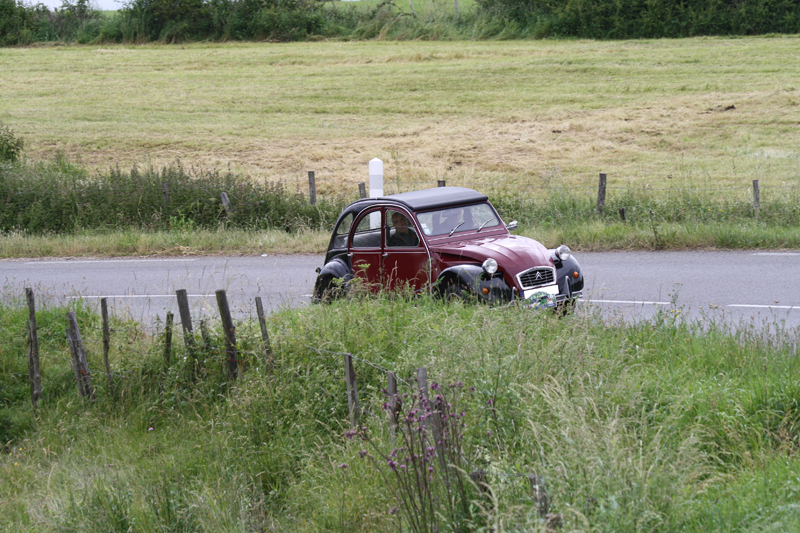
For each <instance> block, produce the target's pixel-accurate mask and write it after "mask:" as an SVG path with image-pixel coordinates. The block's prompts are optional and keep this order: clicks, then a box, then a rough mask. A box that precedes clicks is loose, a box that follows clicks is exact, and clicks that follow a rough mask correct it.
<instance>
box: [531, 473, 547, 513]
mask: <svg viewBox="0 0 800 533" xmlns="http://www.w3.org/2000/svg"><path fill="white" fill-rule="evenodd" d="M528 481H530V482H531V490H532V491H533V501H535V502H536V511H537V512H538V513H539V516H541V517H544V516H547V511H548V510H549V509H550V501H549V498H548V497H547V489H546V488H545V486H544V477H542V476H537V475H536V474H531V475H529V476H528Z"/></svg>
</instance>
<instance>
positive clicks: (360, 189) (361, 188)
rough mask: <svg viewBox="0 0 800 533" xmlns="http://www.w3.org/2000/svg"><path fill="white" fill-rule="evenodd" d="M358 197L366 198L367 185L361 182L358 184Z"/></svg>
mask: <svg viewBox="0 0 800 533" xmlns="http://www.w3.org/2000/svg"><path fill="white" fill-rule="evenodd" d="M358 197H359V198H366V197H367V185H366V184H365V183H364V182H363V181H362V182H361V183H359V184H358Z"/></svg>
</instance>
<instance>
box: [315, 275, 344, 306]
mask: <svg viewBox="0 0 800 533" xmlns="http://www.w3.org/2000/svg"><path fill="white" fill-rule="evenodd" d="M334 279H337V280H338V278H334V277H333V276H325V277H323V278H320V279H319V280H317V283H316V285H315V286H314V294H313V295H312V300H313V301H314V302H317V303H329V302H332V301H333V300H335V299H337V298H341V296H342V295H343V294H344V288H343V285H341V284H339V283H338V282H334Z"/></svg>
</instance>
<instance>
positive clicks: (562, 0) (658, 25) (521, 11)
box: [479, 0, 800, 39]
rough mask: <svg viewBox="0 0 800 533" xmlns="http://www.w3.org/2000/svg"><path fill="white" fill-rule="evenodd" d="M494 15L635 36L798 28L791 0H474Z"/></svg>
mask: <svg viewBox="0 0 800 533" xmlns="http://www.w3.org/2000/svg"><path fill="white" fill-rule="evenodd" d="M479 5H480V7H481V9H482V10H483V12H484V13H487V14H491V15H496V16H499V17H501V18H503V19H506V20H509V21H513V22H514V23H516V24H518V25H521V26H522V27H524V28H526V32H528V33H529V34H531V35H533V36H535V37H538V38H541V37H551V36H552V37H556V36H559V37H567V36H569V37H582V38H593V39H640V38H663V37H691V36H696V35H763V34H767V33H797V32H798V31H800V4H798V3H797V2H795V1H792V0H745V1H742V2H722V1H719V0H704V1H702V2H691V3H686V2H682V1H679V0H660V1H658V2H652V1H644V0H601V1H597V0H479Z"/></svg>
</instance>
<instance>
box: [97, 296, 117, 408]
mask: <svg viewBox="0 0 800 533" xmlns="http://www.w3.org/2000/svg"><path fill="white" fill-rule="evenodd" d="M100 314H101V315H102V317H103V364H104V365H105V367H106V377H107V378H108V393H109V394H111V395H113V394H114V378H113V377H112V376H111V365H110V364H109V363H108V352H109V350H110V349H111V327H110V326H109V324H108V299H106V298H100Z"/></svg>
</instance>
